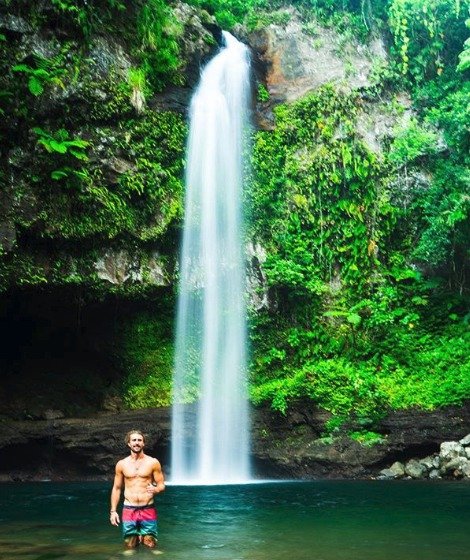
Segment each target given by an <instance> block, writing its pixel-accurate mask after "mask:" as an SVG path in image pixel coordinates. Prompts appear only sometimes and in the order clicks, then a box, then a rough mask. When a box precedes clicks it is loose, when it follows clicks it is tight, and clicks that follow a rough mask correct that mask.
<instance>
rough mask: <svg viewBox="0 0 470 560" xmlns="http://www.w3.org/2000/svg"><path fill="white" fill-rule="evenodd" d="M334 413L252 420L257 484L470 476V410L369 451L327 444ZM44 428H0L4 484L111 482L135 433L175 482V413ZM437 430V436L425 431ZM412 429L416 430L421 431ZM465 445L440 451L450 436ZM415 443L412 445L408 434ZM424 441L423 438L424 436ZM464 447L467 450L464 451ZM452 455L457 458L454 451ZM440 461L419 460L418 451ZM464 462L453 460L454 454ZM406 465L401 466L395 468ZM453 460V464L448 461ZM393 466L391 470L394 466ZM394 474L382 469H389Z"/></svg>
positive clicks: (114, 416)
mask: <svg viewBox="0 0 470 560" xmlns="http://www.w3.org/2000/svg"><path fill="white" fill-rule="evenodd" d="M329 416H330V415H329V413H327V412H325V411H322V410H318V409H315V408H313V407H312V405H311V403H309V402H299V403H297V405H296V406H295V407H293V408H292V409H291V410H289V411H288V412H287V414H286V415H285V416H283V415H281V414H279V413H277V412H274V411H272V410H270V409H267V408H258V409H255V410H253V411H252V415H251V426H252V428H251V441H252V462H253V466H254V472H255V476H257V477H259V478H268V477H271V478H306V479H308V478H341V477H344V478H361V477H362V478H364V477H365V478H374V477H381V478H403V477H409V478H422V477H423V476H424V473H428V474H427V475H426V476H429V478H440V477H447V478H463V477H468V476H469V472H470V460H469V459H468V457H467V451H470V443H465V442H467V440H470V438H469V436H468V435H467V434H466V432H467V431H468V426H470V405H467V406H466V407H462V409H454V408H449V409H446V410H441V411H438V412H436V413H430V414H426V413H421V412H408V413H404V412H403V413H400V414H398V415H397V413H395V414H393V415H392V416H391V417H389V418H388V419H386V420H385V421H384V422H383V423H382V425H381V426H380V427H379V429H381V430H382V434H383V437H384V441H383V443H381V444H377V445H373V446H369V447H368V446H364V445H361V444H360V443H358V442H357V441H353V440H351V439H350V438H348V437H346V436H343V437H338V438H330V439H327V438H322V437H321V435H322V433H323V431H324V425H325V422H326V421H327V420H328V418H329ZM44 418H45V419H44V420H38V421H29V422H28V421H18V422H1V423H0V480H38V479H40V478H52V479H55V480H86V479H89V478H93V479H109V480H111V479H112V473H113V469H114V465H115V463H116V461H117V460H119V459H120V458H122V457H123V456H125V455H127V454H128V449H127V448H126V446H125V444H124V442H123V438H124V436H125V434H126V432H127V431H129V430H132V429H140V430H143V431H144V432H145V433H146V434H148V444H147V452H148V453H149V454H150V455H152V456H155V457H157V458H159V459H160V461H161V462H162V464H163V467H164V470H165V472H166V474H167V475H168V474H170V471H169V468H170V464H169V463H170V456H169V447H170V440H171V419H170V409H168V408H160V409H145V410H138V411H120V412H119V411H117V412H108V413H103V414H99V415H96V416H93V417H90V418H63V417H62V414H61V411H59V410H50V411H47V414H45V415H44ZM429 425H432V426H433V429H432V431H430V430H427V429H426V426H429ZM413 427H416V428H415V429H414V428H413ZM451 431H453V433H454V435H455V436H457V437H461V438H463V439H461V440H460V441H459V442H453V443H454V444H456V445H452V446H448V445H444V446H443V448H442V447H441V452H444V456H445V457H446V458H445V459H443V458H441V457H439V458H436V456H437V455H439V454H438V453H437V450H439V448H440V447H439V446H440V444H441V443H442V441H443V440H445V439H446V438H445V437H444V436H445V435H446V434H448V433H450V432H451ZM408 433H409V434H410V437H407V434H408ZM420 433H421V434H422V436H421V437H419V434H420ZM462 442H463V443H462ZM450 447H452V449H453V451H452V453H451V456H449V455H448V449H449V448H450ZM430 448H433V449H435V450H436V454H435V455H434V456H428V457H425V458H424V459H419V458H417V457H419V456H420V452H419V450H420V449H421V450H423V454H421V456H423V457H424V452H425V451H424V450H427V449H430ZM457 451H458V455H457V456H455V457H454V455H455V452H457ZM397 457H400V458H401V460H396V458H397ZM447 457H450V458H449V459H447ZM392 463H393V464H392ZM387 464H388V465H391V467H389V468H387V469H384V466H385V465H387Z"/></svg>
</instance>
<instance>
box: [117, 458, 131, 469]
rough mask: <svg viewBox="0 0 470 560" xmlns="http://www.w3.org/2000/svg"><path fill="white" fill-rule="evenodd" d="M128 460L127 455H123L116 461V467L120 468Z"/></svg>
mask: <svg viewBox="0 0 470 560" xmlns="http://www.w3.org/2000/svg"><path fill="white" fill-rule="evenodd" d="M128 462H129V457H124V458H123V459H120V460H119V461H118V462H117V463H116V468H117V469H120V468H122V467H124V466H125V465H126V464H127V463H128Z"/></svg>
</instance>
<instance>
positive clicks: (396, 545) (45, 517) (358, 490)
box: [0, 480, 470, 560]
mask: <svg viewBox="0 0 470 560" xmlns="http://www.w3.org/2000/svg"><path fill="white" fill-rule="evenodd" d="M109 491H110V483H98V482H96V483H90V482H88V483H52V482H48V483H22V484H18V483H15V484H6V483H3V484H0V520H1V523H0V558H1V559H2V560H55V559H59V558H63V559H64V560H122V559H123V558H126V556H123V555H122V552H123V543H122V535H121V531H120V529H118V528H116V527H113V526H112V525H111V524H110V523H109ZM157 504H158V505H157V507H158V513H159V521H158V523H159V549H160V550H161V551H162V552H163V553H164V554H162V556H161V557H162V558H171V559H172V560H188V559H191V560H284V559H285V558H289V559H292V560H411V559H415V558H419V559H420V560H457V559H458V560H470V547H469V546H468V544H469V533H468V519H469V518H470V485H469V484H468V483H466V482H465V481H460V482H459V481H440V480H437V481H413V480H409V481H355V480H345V481H339V480H336V481H332V480H320V481H314V482H287V483H285V482H280V483H267V484H243V485H225V486H203V487H200V486H171V487H169V488H168V489H167V491H166V492H165V493H163V494H161V495H159V496H158V500H157ZM134 558H136V559H138V560H150V559H151V558H155V556H153V554H152V553H151V552H150V551H146V550H144V549H142V550H139V551H138V552H137V554H136V555H135V556H134Z"/></svg>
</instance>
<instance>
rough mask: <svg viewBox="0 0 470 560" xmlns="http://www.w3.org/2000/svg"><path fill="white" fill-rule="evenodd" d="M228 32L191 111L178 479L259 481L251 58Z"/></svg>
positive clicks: (174, 476)
mask: <svg viewBox="0 0 470 560" xmlns="http://www.w3.org/2000/svg"><path fill="white" fill-rule="evenodd" d="M223 36H224V40H225V47H224V48H223V49H222V50H221V51H220V52H219V53H218V54H217V56H215V57H214V58H213V59H212V60H211V61H210V62H209V64H207V66H206V67H205V69H204V71H203V72H202V75H201V79H200V83H199V86H198V88H197V90H196V92H195V93H194V96H193V98H192V101H191V109H190V131H189V140H188V149H187V167H186V199H185V218H184V233H183V243H182V250H181V258H180V270H179V272H180V281H179V295H178V315H177V332H176V358H175V377H174V388H173V402H174V405H173V416H172V449H171V452H172V458H171V480H172V482H174V483H177V484H189V483H192V484H230V483H239V482H246V481H247V480H249V478H250V467H249V436H248V402H247V391H246V380H245V374H246V310H245V300H244V298H245V260H244V255H243V251H242V246H243V240H242V196H243V195H242V179H243V158H242V156H243V144H244V138H245V133H244V132H245V130H246V126H247V122H248V104H249V98H250V82H249V56H248V49H247V48H246V47H245V45H243V44H242V43H240V42H239V41H237V40H236V39H235V38H234V37H233V36H232V35H230V34H229V33H227V32H224V34H223ZM189 402H194V404H192V405H188V404H187V403H189Z"/></svg>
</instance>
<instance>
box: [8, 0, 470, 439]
mask: <svg viewBox="0 0 470 560" xmlns="http://www.w3.org/2000/svg"><path fill="white" fill-rule="evenodd" d="M189 3H190V4H191V5H193V6H196V7H197V8H198V9H200V10H201V19H202V21H208V16H207V13H203V12H202V10H206V11H207V12H209V14H211V15H213V16H215V18H216V20H217V22H218V23H219V25H220V26H221V27H223V28H226V29H233V28H234V26H235V25H236V24H243V25H245V27H246V29H247V30H248V31H252V30H256V29H260V28H262V27H265V26H267V25H270V24H276V25H280V26H285V25H287V24H288V23H289V21H291V18H292V17H293V9H295V10H297V11H298V13H299V15H300V20H301V24H302V29H303V31H304V32H305V33H307V34H308V35H309V37H310V38H311V40H312V41H318V40H319V39H318V37H317V35H318V30H319V27H320V26H330V27H333V28H334V29H335V30H336V31H338V32H339V33H341V34H342V36H343V39H344V41H345V42H347V41H349V40H350V39H351V38H353V37H354V38H359V39H360V40H362V41H363V42H365V43H367V41H368V40H369V39H370V38H371V37H374V36H376V35H377V34H378V33H381V34H383V35H384V36H385V39H386V44H387V45H388V46H389V47H390V49H389V50H390V52H389V58H388V60H387V61H384V60H381V61H380V62H375V63H374V70H373V76H372V82H373V85H372V86H371V87H369V88H367V89H364V90H362V91H355V92H351V91H348V90H346V89H342V88H341V87H340V86H338V85H331V84H330V85H326V86H323V87H321V88H318V89H317V90H316V91H314V92H313V93H310V94H308V95H306V96H305V97H303V98H302V99H299V100H297V101H296V102H294V103H291V104H288V105H281V106H277V107H276V108H275V122H276V126H275V129H274V130H272V131H257V132H256V133H254V135H253V143H252V148H253V155H252V175H251V179H250V185H249V189H247V191H246V198H247V200H246V202H247V206H248V207H249V219H248V223H249V228H248V229H249V231H248V232H247V233H248V235H249V236H250V238H251V239H253V238H256V239H257V240H259V242H260V243H261V245H262V246H263V248H264V249H265V250H266V255H267V256H266V260H265V262H264V263H263V265H262V266H263V271H264V273H265V275H266V281H267V285H266V290H267V291H268V293H269V299H270V302H271V304H272V305H271V307H270V309H269V310H262V311H257V312H254V311H252V312H251V313H250V339H251V350H252V359H251V364H250V366H251V367H250V391H251V398H252V401H253V402H254V403H255V404H261V403H268V404H269V405H270V406H272V407H273V408H274V409H276V410H278V411H280V412H282V413H285V412H286V411H287V409H288V407H289V406H291V404H292V403H293V402H294V401H295V400H296V399H299V398H308V399H311V400H312V402H314V403H315V404H316V405H318V406H320V407H322V408H323V409H326V410H328V411H330V412H331V413H332V417H331V419H330V421H329V422H328V423H327V425H326V426H325V441H326V440H327V439H328V438H332V437H335V434H337V433H338V430H339V429H340V428H341V426H343V429H344V430H346V431H347V432H348V433H349V435H350V437H351V438H352V439H355V440H357V441H359V442H361V443H362V444H364V445H369V444H373V443H376V442H378V441H379V439H380V436H379V435H378V434H376V433H375V432H374V424H375V423H376V422H377V420H378V419H379V418H380V417H381V416H382V415H384V414H385V413H386V412H387V410H389V409H390V408H392V409H403V408H410V407H419V408H421V409H433V408H437V407H442V406H446V405H452V404H455V405H458V404H460V403H462V402H464V401H465V400H466V399H468V398H470V361H469V356H468V347H469V343H470V334H469V323H470V315H469V313H468V308H469V307H468V303H469V296H468V277H469V267H470V266H469V265H470V258H469V257H470V255H469V251H468V246H469V245H468V241H469V239H470V220H469V215H470V173H469V171H468V169H469V163H470V157H469V153H470V139H469V135H468V130H469V129H470V111H469V105H468V100H469V98H470V82H469V80H468V72H469V68H470V65H469V54H468V53H469V39H468V33H469V25H470V24H469V21H470V20H469V19H468V18H469V8H470V6H469V2H468V0H465V1H464V0H460V1H458V0H361V1H359V0H344V1H342V2H338V1H337V0H292V1H290V2H287V1H286V2H282V1H280V0H279V1H278V0H275V1H268V0H248V1H241V0H190V2H189ZM174 8H175V6H174V4H172V3H170V2H168V1H166V0H146V1H143V0H139V1H137V2H130V1H129V0H86V1H85V0H46V1H45V2H41V3H30V5H28V6H27V7H26V5H25V3H24V2H21V1H20V0H8V1H7V2H6V4H5V7H2V8H1V10H2V13H3V11H7V10H11V12H12V13H14V14H16V15H17V16H21V17H22V18H25V20H27V23H28V25H29V26H31V31H30V32H28V33H36V34H37V36H38V37H41V38H42V40H43V43H42V42H41V43H40V48H39V47H38V48H37V49H36V50H35V51H34V52H31V53H29V54H27V55H25V53H24V51H23V50H22V49H23V48H24V45H23V43H21V41H20V39H19V37H20V34H18V33H16V32H15V33H10V32H8V33H7V31H5V34H0V70H1V73H0V105H1V106H0V115H1V116H2V119H1V120H2V122H1V123H0V135H1V136H2V143H1V144H2V145H1V154H0V180H1V181H2V183H5V188H4V189H3V188H2V198H1V199H0V208H1V209H2V220H3V222H2V231H4V232H6V233H5V234H4V235H5V239H6V238H7V237H8V235H9V232H14V234H11V236H10V238H9V241H8V243H7V242H6V241H5V243H4V241H2V244H3V245H2V249H1V253H0V289H1V290H2V291H8V290H11V289H18V288H21V289H25V290H26V289H28V288H29V289H31V290H32V289H34V288H36V289H40V288H43V287H50V286H70V287H71V289H74V288H75V287H84V288H85V289H86V290H85V291H86V292H87V297H89V298H90V299H91V300H94V299H104V298H105V297H106V296H109V295H110V294H113V295H115V297H116V298H117V299H119V298H135V301H136V302H142V301H143V300H146V299H147V298H148V299H149V300H151V301H153V300H154V299H158V297H161V298H162V299H166V300H167V301H168V306H170V307H171V306H172V305H174V301H173V297H172V295H169V294H168V292H167V291H164V290H162V289H161V288H154V287H152V286H151V285H150V283H146V277H145V275H146V272H145V271H146V270H148V269H149V268H148V266H147V264H148V260H149V258H150V257H149V255H150V254H152V252H155V251H156V250H160V249H162V253H163V254H164V255H165V256H167V257H168V256H169V255H171V256H170V257H169V258H170V260H173V259H174V255H175V254H176V250H177V242H176V239H177V228H178V226H179V224H180V220H181V214H182V176H183V163H184V161H183V160H184V145H185V141H186V134H187V127H186V123H185V117H184V116H183V115H180V114H179V113H176V112H171V111H162V110H158V109H156V108H155V104H154V103H153V101H154V99H153V96H154V95H155V94H156V93H159V92H161V91H164V90H165V88H167V87H169V86H172V85H181V84H184V82H185V76H184V68H185V67H186V64H187V63H188V61H186V60H183V58H182V52H185V51H184V48H183V47H184V44H185V41H187V40H188V39H189V35H188V34H187V32H186V30H185V29H183V25H182V23H181V22H179V21H178V20H177V19H176V17H175V10H174ZM55 29H59V30H60V34H55V33H54V32H52V30H55ZM104 37H106V40H105V39H104ZM204 40H205V41H206V42H208V41H210V40H208V39H207V38H205V39H204ZM21 45H23V46H21ZM20 47H21V48H20ZM39 53H40V54H39ZM403 92H405V93H406V95H407V96H408V97H409V99H410V100H411V110H410V115H409V118H408V119H406V118H403V119H401V120H400V121H399V122H400V123H401V124H400V125H399V126H397V127H396V128H395V129H394V130H391V131H390V135H389V138H388V139H387V141H386V142H385V145H384V146H383V152H382V153H376V152H373V151H371V149H370V148H369V147H368V146H367V145H366V144H364V142H363V141H362V140H361V139H360V138H359V135H358V133H357V129H358V126H357V125H358V122H357V119H358V116H359V114H360V113H361V112H363V111H364V110H365V107H366V104H367V103H369V102H373V101H377V100H380V101H381V102H382V103H383V104H387V105H388V106H389V110H390V113H391V114H393V115H399V114H401V113H403V112H404V111H405V109H404V108H403V107H401V106H400V104H399V103H398V102H397V101H395V99H397V98H398V97H399V96H398V95H396V94H398V93H403ZM257 100H258V101H259V102H260V103H267V102H268V101H272V100H271V99H270V96H269V92H268V90H267V88H266V87H265V86H264V85H263V84H259V86H258V90H257ZM400 112H401V113H400ZM2 187H3V185H2ZM103 247H110V248H112V249H113V250H114V251H116V252H118V251H120V250H128V251H129V252H130V253H132V254H133V255H136V257H135V260H136V263H135V267H136V269H138V270H139V274H141V275H143V282H142V283H140V284H139V283H137V282H132V281H127V282H124V283H123V284H122V285H119V286H116V285H111V284H109V285H107V284H104V283H103V282H99V281H98V279H97V274H96V267H95V263H96V261H97V259H98V258H99V257H100V256H102V251H101V252H100V250H102V248H103ZM170 268H171V266H170ZM159 294H161V296H159ZM152 298H153V299H152ZM170 307H168V308H165V309H164V310H160V311H161V313H160V312H158V313H156V314H153V313H150V311H147V310H146V311H145V312H139V313H137V312H136V313H134V314H130V315H129V317H128V319H127V320H125V321H123V322H122V324H120V325H119V326H118V327H117V328H116V331H115V334H114V335H113V336H115V340H116V349H115V352H114V362H115V365H116V367H117V369H118V370H119V371H120V372H121V373H122V374H123V378H124V385H123V389H122V391H123V393H122V394H123V399H124V402H125V404H126V406H128V407H130V408H138V407H142V406H159V405H167V404H169V400H170V388H171V369H172V361H173V358H172V353H173V342H172V338H173V336H172V332H173V328H172V324H171V321H172V320H171V317H172V307H171V309H170ZM113 332H114V331H113Z"/></svg>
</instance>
